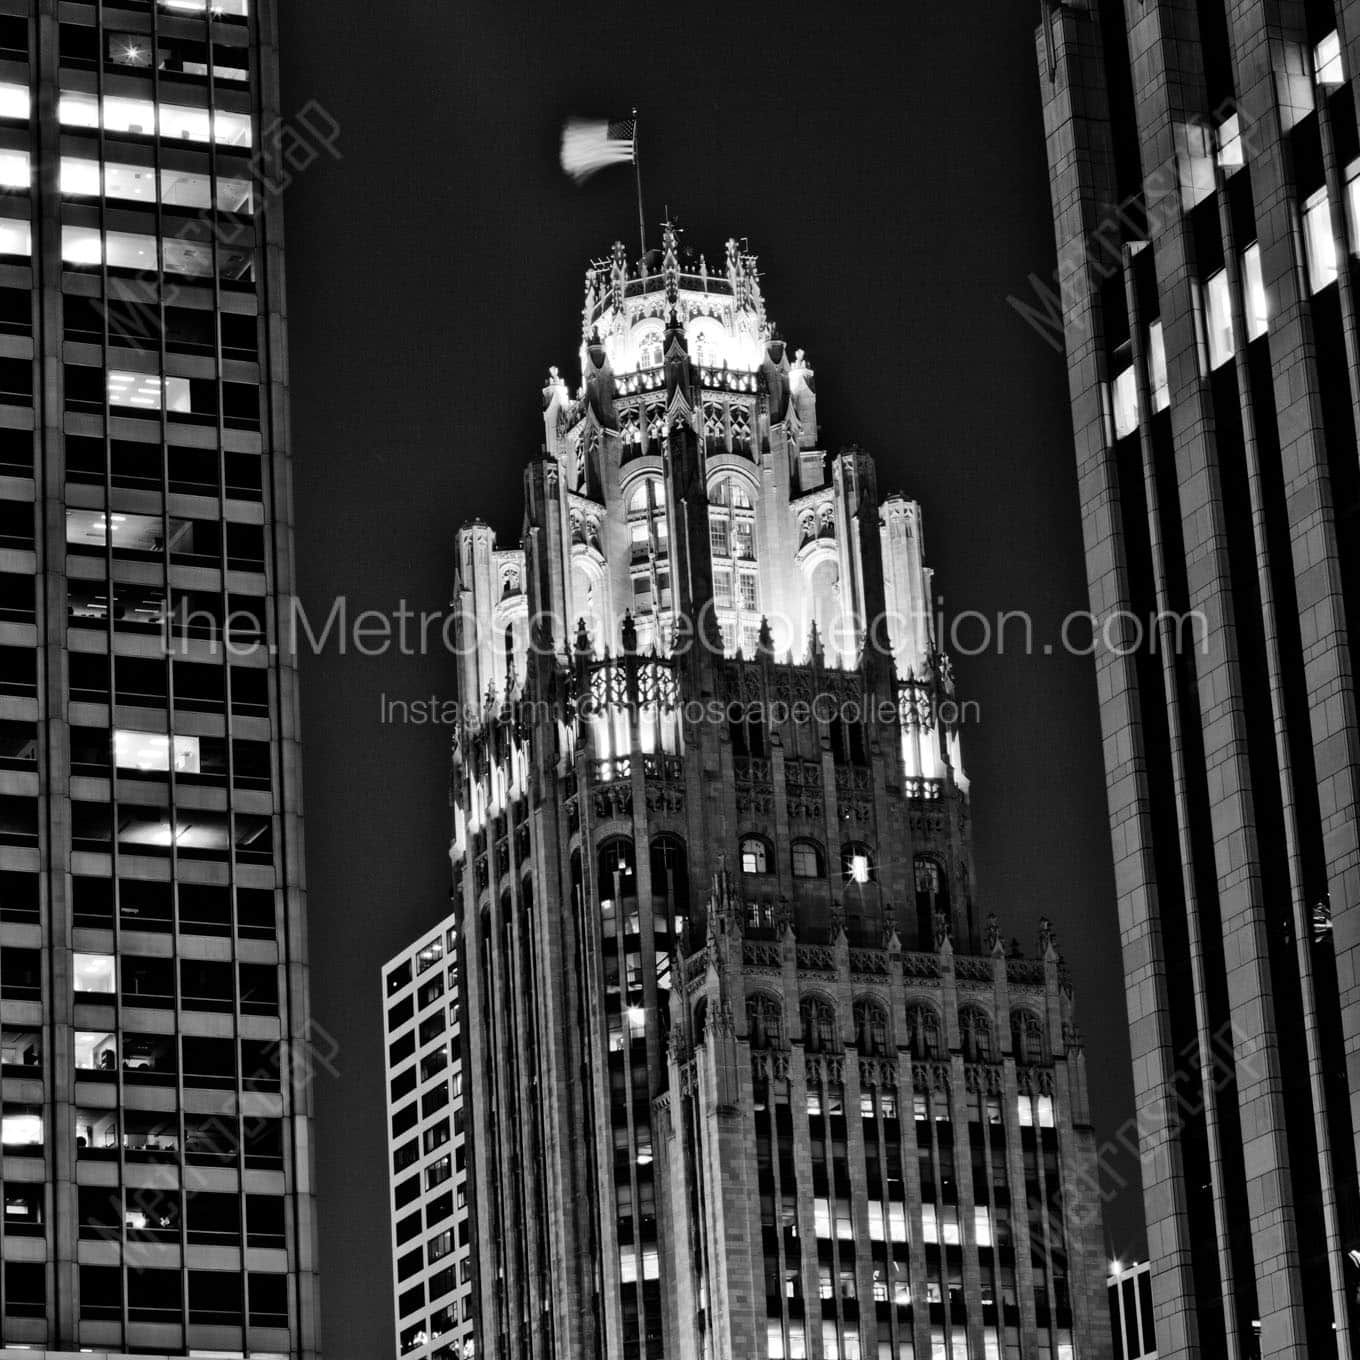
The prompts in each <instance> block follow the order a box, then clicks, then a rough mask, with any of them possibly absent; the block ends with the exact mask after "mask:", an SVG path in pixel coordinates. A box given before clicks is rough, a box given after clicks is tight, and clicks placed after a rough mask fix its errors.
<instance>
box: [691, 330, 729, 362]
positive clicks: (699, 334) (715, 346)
mask: <svg viewBox="0 0 1360 1360" xmlns="http://www.w3.org/2000/svg"><path fill="white" fill-rule="evenodd" d="M688 343H689V352H690V357H691V358H692V359H693V360H694V362H695V364H696V365H698V367H700V368H718V367H720V366H721V364H722V345H721V343H720V341H719V339H718V334H717V332H716V331H715V330H714V329H713V327H711V326H695V327H694V328H693V330H691V331H690V334H689V342H688Z"/></svg>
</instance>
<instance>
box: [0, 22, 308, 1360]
mask: <svg viewBox="0 0 1360 1360" xmlns="http://www.w3.org/2000/svg"><path fill="white" fill-rule="evenodd" d="M275 45H276V38H275V16H274V6H273V4H272V3H270V0H212V2H211V4H210V3H208V0H159V2H158V3H147V0H140V3H138V2H135V0H127V3H124V4H121V5H117V6H115V5H103V6H93V5H56V4H52V3H49V0H4V3H0V520H2V523H0V739H2V741H0V1019H2V1020H3V1030H4V1033H3V1068H2V1069H0V1081H2V1082H3V1119H2V1122H0V1129H2V1135H0V1141H2V1142H3V1164H2V1166H0V1176H3V1196H4V1223H3V1255H4V1269H3V1278H2V1280H0V1337H2V1338H3V1341H4V1342H5V1344H6V1345H7V1347H9V1348H14V1349H19V1350H25V1351H27V1352H29V1353H36V1354H38V1355H49V1356H55V1355H58V1354H61V1355H65V1354H67V1353H75V1352H80V1353H93V1354H96V1355H119V1356H122V1355H132V1354H135V1355H152V1354H158V1355H166V1356H183V1355H214V1356H245V1355H248V1356H251V1357H256V1358H257V1360H265V1358H266V1357H273V1358H274V1360H308V1358H309V1357H314V1356H315V1355H316V1354H317V1347H318V1341H317V1324H316V1317H315V1306H316V1297H315V1295H316V1286H315V1269H316V1256H315V1242H314V1237H315V1227H314V1222H313V1204H312V1171H311V1163H312V1148H311V1141H310V1140H311V1134H310V1118H309V1112H310V1103H311V1097H310V1094H309V1088H308V1081H307V1077H308V1074H309V1072H310V1071H311V1070H312V1069H313V1068H314V1067H315V1065H316V1064H317V1063H318V1062H326V1061H329V1057H330V1055H329V1053H328V1052H327V1051H326V1050H325V1048H324V1046H322V1047H320V1048H318V1047H317V1046H316V1045H315V1044H314V1043H313V1042H312V1037H313V1036H312V1035H311V1030H310V1024H309V1016H308V1009H307V985H306V983H307V964H306V959H307V950H306V936H305V932H304V920H303V877H302V858H301V856H302V834H301V825H300V820H299V817H300V808H301V804H300V795H299V789H298V747H297V712H296V675H295V668H294V665H293V662H292V659H291V656H290V654H289V649H288V646H287V636H286V634H287V630H288V624H289V613H288V602H289V600H290V598H291V592H292V590H293V566H292V547H291V522H292V514H291V509H290V506H289V471H288V437H287V411H286V404H285V392H286V359H285V354H284V308H283V278H282V272H281V241H282V223H281V221H280V220H279V215H278V209H279V205H278V202H277V191H278V189H279V188H280V187H281V185H282V182H283V181H284V179H285V178H286V177H287V175H289V174H290V173H292V171H291V170H290V169H289V168H288V166H286V165H283V164H282V163H281V158H282V154H283V153H284V152H285V151H286V150H288V149H290V148H291V149H292V150H293V151H294V152H295V156H294V159H295V161H299V162H300V161H301V159H302V157H303V156H304V154H305V153H306V150H307V142H308V140H309V136H310V140H311V142H312V145H311V147H310V153H311V155H312V156H313V158H315V156H316V155H319V154H321V148H320V147H318V146H316V145H315V139H316V136H317V135H321V136H322V137H325V136H329V135H330V134H331V132H333V129H331V128H330V127H329V125H328V124H327V123H326V121H325V120H324V119H323V120H321V121H320V122H313V124H312V127H311V129H310V134H309V132H308V130H306V129H299V128H296V127H295V128H292V129H291V130H290V131H289V132H288V134H287V135H288V136H289V137H291V139H292V140H291V141H286V142H285V141H283V140H281V129H282V125H281V124H280V123H279V101H278V86H277V71H276V53H275ZM275 644H278V645H279V649H278V651H277V652H276V651H275V650H274V646H275Z"/></svg>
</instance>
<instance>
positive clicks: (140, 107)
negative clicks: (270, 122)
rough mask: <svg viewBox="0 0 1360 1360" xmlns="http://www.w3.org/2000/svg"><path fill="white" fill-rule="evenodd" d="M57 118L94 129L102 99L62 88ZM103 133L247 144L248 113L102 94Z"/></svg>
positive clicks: (99, 113) (65, 123)
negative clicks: (158, 102) (158, 134)
mask: <svg viewBox="0 0 1360 1360" xmlns="http://www.w3.org/2000/svg"><path fill="white" fill-rule="evenodd" d="M57 117H58V118H59V119H60V120H61V122H62V124H63V125H64V126H66V127H81V128H97V127H99V125H100V119H101V101H100V99H99V98H98V96H96V95H92V94H81V93H75V92H73V91H69V90H68V91H65V92H63V93H62V95H61V98H60V99H59V100H58V101H57ZM102 118H103V125H104V131H105V132H125V133H129V134H131V135H133V136H143V137H154V136H155V135H156V133H157V131H159V133H160V135H161V136H162V137H170V138H174V139H176V140H179V141H185V142H209V141H211V142H216V143H217V144H218V145H219V146H249V145H250V140H251V129H250V115H249V114H245V113H233V112H231V111H230V110H226V109H218V110H216V111H213V110H209V109H194V108H187V107H185V106H184V105H181V104H161V105H159V106H157V105H156V103H155V102H154V101H152V100H150V99H137V98H132V97H129V96H125V95H112V94H110V95H105V96H104V98H103V101H102Z"/></svg>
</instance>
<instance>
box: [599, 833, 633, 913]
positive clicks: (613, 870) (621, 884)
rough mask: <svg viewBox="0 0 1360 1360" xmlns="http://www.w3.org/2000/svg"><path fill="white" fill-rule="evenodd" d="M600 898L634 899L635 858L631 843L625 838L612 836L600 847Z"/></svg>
mask: <svg viewBox="0 0 1360 1360" xmlns="http://www.w3.org/2000/svg"><path fill="white" fill-rule="evenodd" d="M599 866H600V884H599V890H600V896H601V897H602V898H620V897H634V896H636V894H637V856H636V855H634V854H633V842H632V841H630V840H628V839H627V837H625V836H614V837H613V838H611V839H610V840H607V841H605V843H604V844H603V845H602V846H600V856H599Z"/></svg>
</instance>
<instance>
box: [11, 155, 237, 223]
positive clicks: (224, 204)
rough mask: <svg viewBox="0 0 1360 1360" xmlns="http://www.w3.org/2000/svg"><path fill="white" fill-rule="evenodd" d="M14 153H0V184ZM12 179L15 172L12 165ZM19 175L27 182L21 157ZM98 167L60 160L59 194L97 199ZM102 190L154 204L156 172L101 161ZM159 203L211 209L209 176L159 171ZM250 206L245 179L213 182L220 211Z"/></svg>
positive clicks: (92, 162)
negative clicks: (215, 184)
mask: <svg viewBox="0 0 1360 1360" xmlns="http://www.w3.org/2000/svg"><path fill="white" fill-rule="evenodd" d="M15 154H17V153H13V152H6V153H3V154H0V183H6V182H7V181H5V180H4V179H3V174H4V156H12V155H15ZM13 173H14V174H15V175H16V176H17V175H18V173H19V170H18V168H17V166H16V168H15V170H14V172H13ZM23 175H24V178H23V179H22V181H20V182H21V183H23V184H27V183H28V178H27V176H28V157H27V156H24V157H23ZM100 179H101V176H100V165H99V162H98V161H96V160H90V159H87V158H86V157H83V156H63V157H62V158H61V191H62V193H63V194H69V195H70V196H72V197H73V198H98V197H99V190H100ZM102 179H103V189H104V196H105V197H106V198H114V199H121V200H123V201H125V202H128V203H154V202H156V183H157V180H156V172H155V171H154V170H153V169H151V168H150V167H149V166H145V165H124V164H122V163H120V162H117V161H108V162H105V164H104V167H103V176H102ZM160 201H161V202H162V203H164V204H165V205H166V206H167V207H174V208H195V209H198V210H199V211H207V210H208V209H210V208H212V207H213V206H214V200H213V181H212V176H211V175H202V174H196V173H194V172H192V171H188V170H162V171H161V173H160ZM253 206H254V197H253V194H252V191H251V185H250V181H249V180H245V179H227V178H222V177H220V176H219V178H218V180H217V195H216V207H217V208H218V209H219V210H221V211H222V212H240V213H248V212H250V211H251V210H252V208H253Z"/></svg>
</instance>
